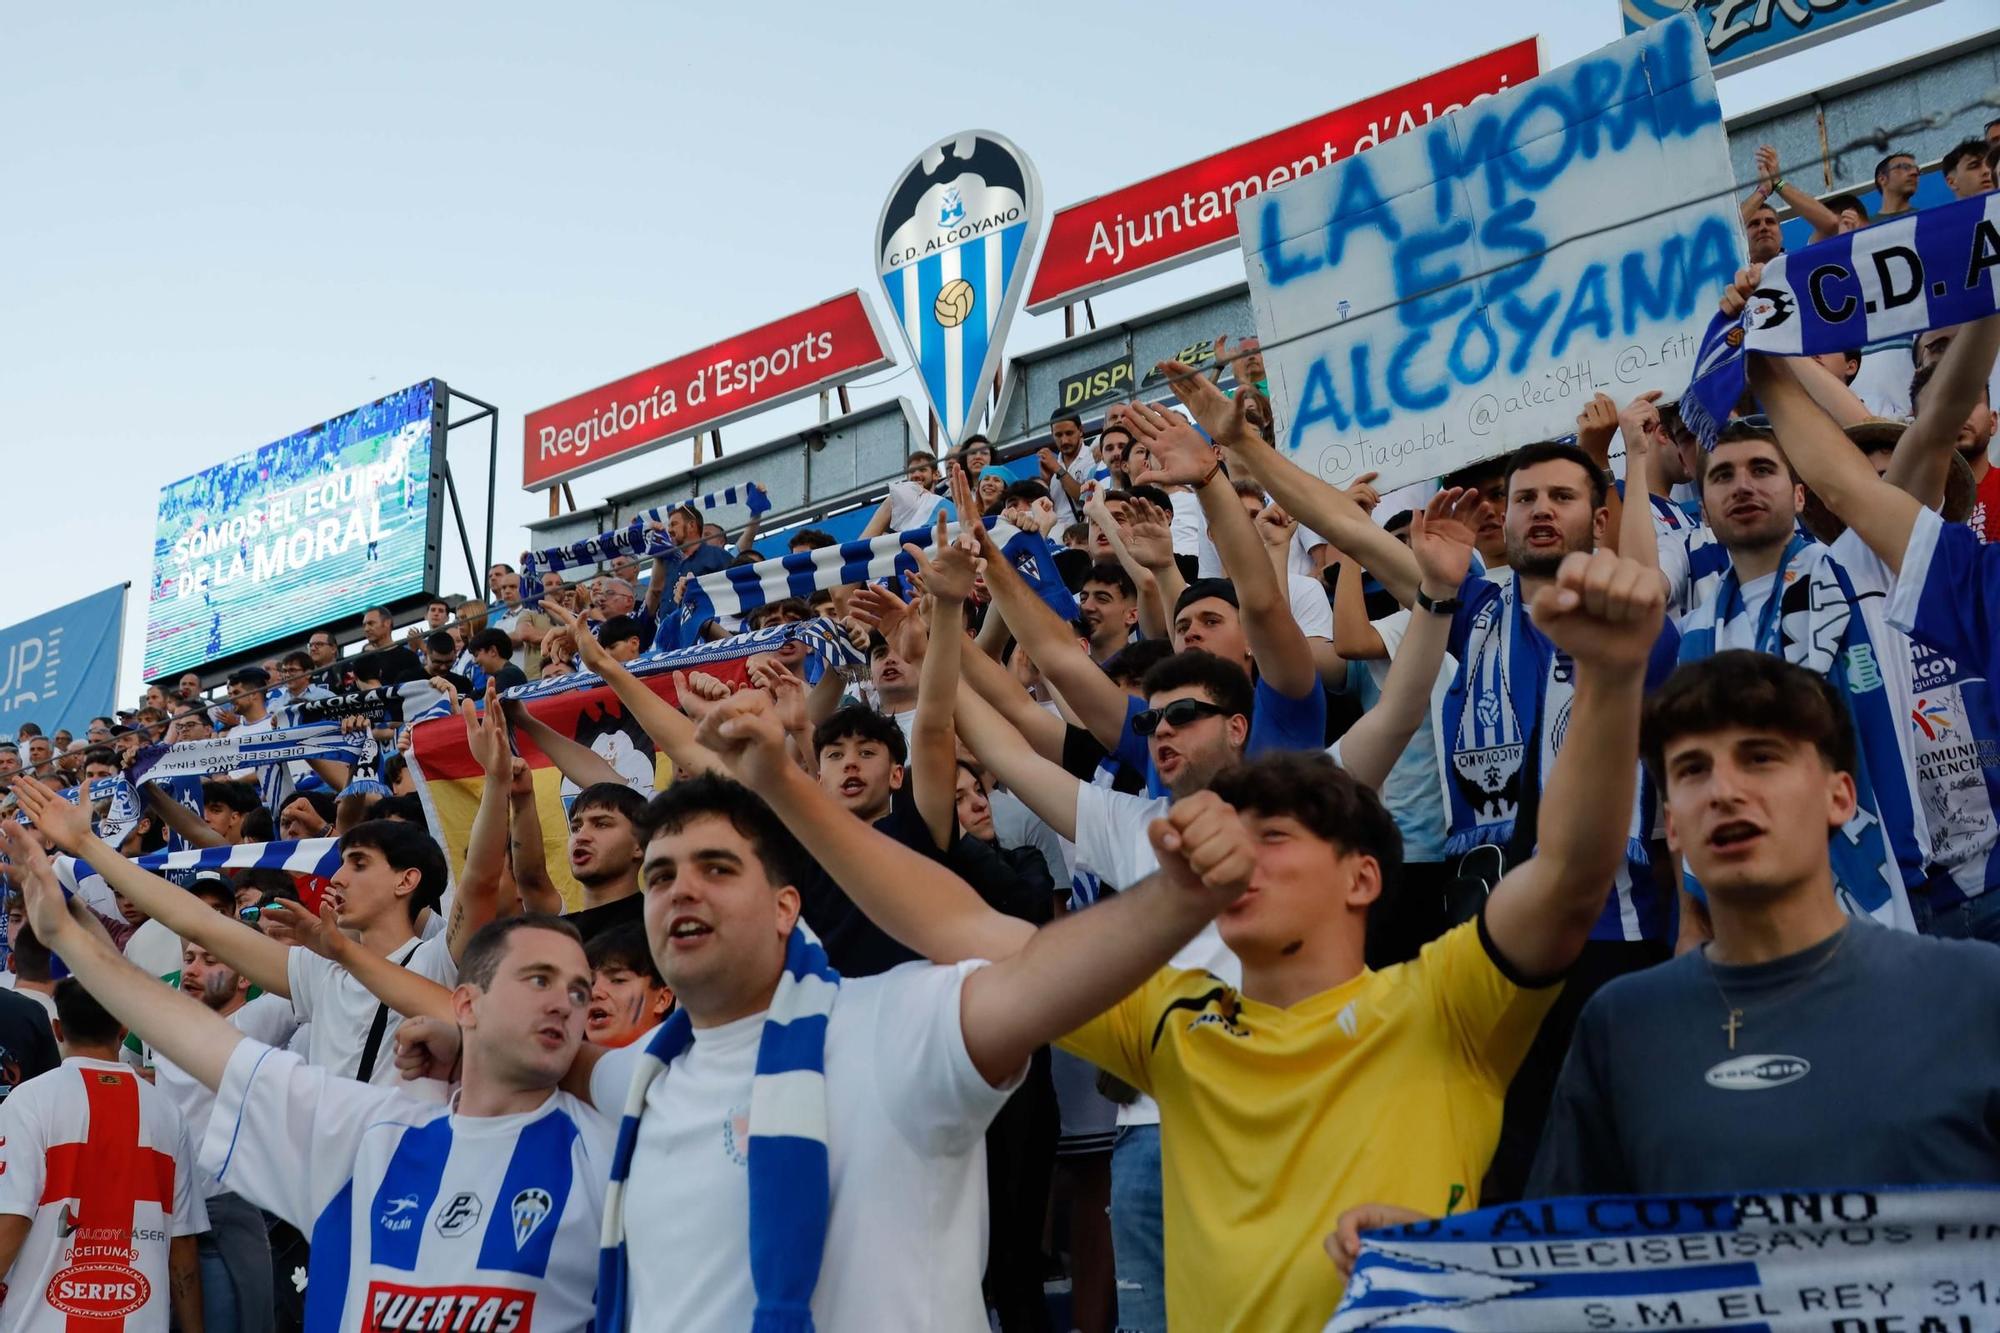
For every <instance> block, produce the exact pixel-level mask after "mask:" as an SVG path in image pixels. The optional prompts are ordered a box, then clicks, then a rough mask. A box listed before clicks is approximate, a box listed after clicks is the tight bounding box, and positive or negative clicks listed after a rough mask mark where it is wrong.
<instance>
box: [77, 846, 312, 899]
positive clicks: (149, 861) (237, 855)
mask: <svg viewBox="0 0 2000 1333" xmlns="http://www.w3.org/2000/svg"><path fill="white" fill-rule="evenodd" d="M54 864H55V871H56V878H57V879H59V880H61V881H62V886H63V887H64V888H65V889H68V890H69V891H70V892H72V893H77V892H82V891H83V890H84V888H85V887H86V881H89V880H92V879H95V880H98V881H100V882H101V881H102V880H103V878H104V877H103V876H102V875H101V874H99V873H98V872H97V871H96V870H93V869H92V868H91V865H90V862H88V861H81V860H78V859H77V858H76V857H74V856H58V857H56V858H54ZM132 864H133V865H136V866H138V867H140V868H141V869H144V870H150V871H152V872H153V873H154V874H156V875H166V874H171V873H174V872H184V873H189V874H192V873H194V872H197V871H202V870H214V871H226V870H283V871H286V872H287V873H290V874H293V875H318V876H319V877H320V878H322V879H325V878H327V877H329V876H331V875H332V874H333V872H334V871H336V870H338V869H340V839H338V838H298V839H288V840H281V841H277V842H243V843H237V844H235V845H233V846H229V847H191V848H189V849H188V850H187V851H184V852H151V853H149V854H147V855H145V856H135V857H133V858H132ZM90 896H91V895H90V894H88V893H86V894H85V899H86V901H88V899H89V897H90Z"/></svg>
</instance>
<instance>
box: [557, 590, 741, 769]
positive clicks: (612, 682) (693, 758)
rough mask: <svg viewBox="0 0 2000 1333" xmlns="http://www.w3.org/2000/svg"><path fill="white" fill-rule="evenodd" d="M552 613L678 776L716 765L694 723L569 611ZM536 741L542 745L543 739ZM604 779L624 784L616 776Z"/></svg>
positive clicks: (585, 663) (585, 664)
mask: <svg viewBox="0 0 2000 1333" xmlns="http://www.w3.org/2000/svg"><path fill="white" fill-rule="evenodd" d="M551 614H553V615H554V616H555V617H556V622H557V623H558V624H559V625H561V626H562V627H563V628H564V629H567V630H568V631H569V632H570V633H571V634H572V635H573V636H574V637H575V638H576V643H577V652H578V653H579V654H581V656H582V658H583V668H584V670H586V671H589V672H592V673H593V674H595V675H596V676H597V677H598V678H599V679H601V680H603V682H604V683H605V684H606V685H609V686H610V687H611V688H612V690H613V691H614V692H615V693H616V694H617V695H618V701H619V702H620V703H622V704H624V705H625V711H626V712H627V713H629V714H631V715H632V717H633V718H635V719H636V720H637V721H638V723H639V725H640V726H641V727H642V728H644V729H645V732H646V734H647V735H648V736H650V737H652V738H653V743H654V744H655V745H657V746H659V747H660V749H662V750H663V751H665V752H666V755H667V758H668V759H671V760H672V761H673V765H674V772H675V773H677V774H678V773H702V772H707V771H708V770H710V769H712V768H714V767H715V766H716V765H715V756H714V755H712V754H710V753H708V751H706V750H704V749H702V748H701V746H700V745H699V744H697V743H696V741H695V738H694V723H692V722H690V721H688V720H687V718H686V717H685V716H683V715H682V713H681V711H680V710H679V709H678V708H675V707H674V706H673V705H672V704H670V703H668V702H667V701H666V700H665V699H662V698H661V697H660V696H659V695H657V694H655V693H653V692H652V691H651V690H650V689H648V688H647V687H646V682H644V681H643V680H640V679H639V678H638V677H637V676H635V675H633V674H632V673H631V672H629V671H627V670H626V669H625V667H624V665H623V664H621V663H620V662H619V661H618V659H617V658H615V657H613V656H612V655H611V654H610V653H608V652H606V651H605V648H604V645H603V644H601V643H599V642H598V641H597V636H596V635H594V634H586V633H585V632H584V629H583V625H582V623H581V621H579V619H578V618H577V617H576V616H575V615H572V614H571V613H570V611H569V609H568V608H566V607H553V608H551ZM530 734H534V733H530ZM535 739H536V743H537V744H539V743H540V740H541V738H540V736H539V735H537V736H536V737H535ZM551 757H553V756H551ZM604 780H606V781H612V782H622V781H624V779H623V778H620V777H616V776H614V777H612V778H609V779H604Z"/></svg>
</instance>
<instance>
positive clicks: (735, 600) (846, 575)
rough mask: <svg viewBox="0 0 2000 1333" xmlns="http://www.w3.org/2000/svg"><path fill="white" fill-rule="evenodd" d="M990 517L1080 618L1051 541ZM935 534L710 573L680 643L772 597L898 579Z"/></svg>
mask: <svg viewBox="0 0 2000 1333" xmlns="http://www.w3.org/2000/svg"><path fill="white" fill-rule="evenodd" d="M984 521H985V523H986V526H987V528H988V529H989V530H990V531H991V533H992V536H993V542H994V545H996V546H998V547H999V548H1000V554H1001V555H1002V556H1003V557H1004V558H1005V559H1006V561H1007V563H1008V564H1010V565H1012V566H1013V567H1014V569H1015V570H1016V571H1017V572H1018V573H1019V574H1020V575H1021V578H1022V581H1023V582H1025V583H1026V584H1027V585H1028V586H1029V587H1030V588H1032V589H1034V591H1035V595H1036V596H1038V597H1040V598H1041V599H1042V600H1043V601H1044V602H1046V603H1048V606H1049V608H1050V609H1051V610H1053V611H1054V612H1055V613H1056V614H1057V615H1059V616H1061V617H1062V618H1063V619H1064V620H1065V621H1071V620H1075V619H1076V616H1077V607H1076V598H1075V597H1074V596H1073V595H1072V594H1071V593H1070V590H1069V587H1068V585H1066V584H1065V583H1064V582H1063V581H1062V575H1061V574H1060V573H1059V572H1058V571H1057V569H1056V562H1055V552H1054V550H1053V549H1052V548H1051V547H1050V546H1049V540H1048V538H1046V537H1044V536H1043V535H1042V534H1041V533H1039V532H1031V531H1027V530H1025V529H1021V528H1017V527H1015V526H1014V525H1013V524H1011V523H1008V522H1006V521H1005V520H1003V519H999V518H989V519H986V520H984ZM931 537H932V531H931V529H929V528H913V529H911V530H910V531H908V532H890V533H884V534H883V535H882V536H880V537H874V538H870V539H868V540H866V541H851V542H842V543H841V544H840V545H838V546H822V547H820V548H819V549H818V550H814V551H795V552H793V553H791V554H790V555H781V556H778V557H776V558H774V559H770V560H762V561H759V562H758V563H756V564H754V565H737V566H734V567H733V568H730V569H723V570H717V571H716V572H715V573H713V574H704V575H702V576H701V577H700V578H698V579H695V580H694V581H693V582H691V583H689V584H688V586H687V590H686V592H685V593H684V594H683V596H682V598H681V604H680V609H679V612H678V614H677V615H676V616H674V617H673V618H672V619H670V620H669V622H668V626H670V627H671V628H672V633H673V635H674V638H675V640H676V641H677V642H679V643H688V642H691V641H692V640H691V638H690V635H691V634H693V633H699V631H700V629H701V627H702V626H703V625H705V624H707V623H708V622H709V621H711V620H715V619H718V618H723V617H731V618H733V617H739V616H742V615H745V614H746V613H748V612H750V611H754V610H756V609H757V608H758V607H760V606H764V605H766V604H768V603H771V602H781V601H784V600H785V599H786V598H790V597H797V598H801V599H803V598H807V597H810V596H812V594H814V593H815V592H820V591H823V590H831V589H834V588H838V587H842V586H844V585H846V584H853V583H874V582H880V581H882V580H886V579H898V578H900V577H901V576H902V575H904V574H908V573H910V572H911V571H912V570H914V569H915V568H916V560H915V559H914V558H913V557H911V555H910V554H909V552H907V551H905V550H904V549H903V546H904V544H905V543H908V544H909V545H911V546H916V547H925V546H929V545H930V544H931ZM666 633H667V627H663V629H662V634H663V637H664V635H665V634H666Z"/></svg>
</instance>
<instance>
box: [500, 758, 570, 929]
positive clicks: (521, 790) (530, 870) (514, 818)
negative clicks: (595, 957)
mask: <svg viewBox="0 0 2000 1333" xmlns="http://www.w3.org/2000/svg"><path fill="white" fill-rule="evenodd" d="M507 804H508V807H509V809H508V819H507V829H508V860H509V862H510V863H511V864H512V865H513V868H514V884H515V887H516V888H517V889H518V890H519V892H520V895H521V910H522V911H524V912H542V913H546V914H547V915H549V916H561V915H562V910H563V900H562V895H561V894H560V893H558V892H556V886H555V881H553V880H551V879H550V878H549V857H548V849H547V847H546V846H544V845H543V842H542V812H541V809H540V807H539V806H538V805H537V804H536V801H535V773H534V770H533V769H531V768H529V767H528V761H527V760H525V759H516V760H514V762H513V764H512V765H511V767H510V771H509V776H508V782H507Z"/></svg>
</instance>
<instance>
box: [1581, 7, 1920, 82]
mask: <svg viewBox="0 0 2000 1333" xmlns="http://www.w3.org/2000/svg"><path fill="white" fill-rule="evenodd" d="M1936 3H1937V0H1811V3H1810V4H1772V3H1770V0H1692V3H1690V2H1689V0H1619V3H1618V12H1619V13H1620V14H1621V15H1622V16H1623V17H1624V19H1625V31H1626V32H1628V33H1632V32H1642V31H1644V30H1645V29H1647V28H1650V27H1651V26H1653V25H1654V24H1655V23H1659V22H1662V21H1664V20H1666V19H1670V18H1672V17H1673V16H1674V15H1676V14H1678V13H1681V12H1682V11H1683V10H1690V11H1692V12H1693V14H1694V16H1695V21H1696V22H1697V23H1699V24H1700V25H1701V35H1702V41H1703V43H1704V44H1705V45H1706V46H1707V47H1708V61H1709V64H1711V65H1713V66H1714V67H1715V70H1716V72H1717V73H1718V74H1734V73H1735V72H1737V71H1738V70H1745V69H1750V68H1752V67H1753V66H1756V65H1761V64H1763V63H1764V62H1765V61H1767V60H1776V59H1777V58H1778V57H1779V56H1788V55H1791V54H1792V53H1793V52H1795V51H1803V50H1805V49H1806V48H1807V47H1809V46H1816V45H1818V44H1819V43H1821V42H1823V41H1825V40H1827V39H1828V38H1829V37H1844V36H1846V35H1847V34H1848V33H1850V32H1859V31H1861V29H1863V28H1866V27H1868V26H1869V25H1870V24H1875V23H1880V22H1881V21H1882V20H1883V19H1888V18H1894V17H1896V16H1897V15H1898V14H1907V13H1909V12H1910V11H1911V10H1913V9H1922V8H1923V7H1924V6H1925V5H1930V4H1936Z"/></svg>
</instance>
